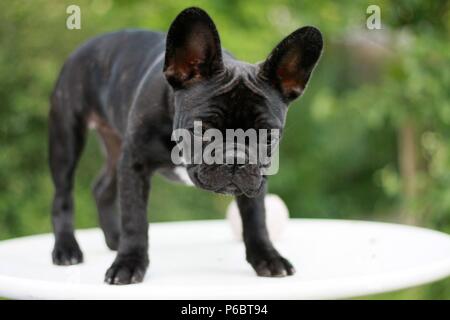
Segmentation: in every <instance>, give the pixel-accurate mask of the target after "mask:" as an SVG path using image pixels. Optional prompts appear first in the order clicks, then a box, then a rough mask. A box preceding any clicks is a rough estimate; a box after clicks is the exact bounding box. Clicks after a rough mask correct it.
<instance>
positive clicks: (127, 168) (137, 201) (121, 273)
mask: <svg viewBox="0 0 450 320" xmlns="http://www.w3.org/2000/svg"><path fill="white" fill-rule="evenodd" d="M152 171H153V170H151V169H150V168H149V167H148V166H147V165H145V164H144V163H142V161H141V162H140V161H138V160H136V159H134V158H133V156H132V152H128V151H127V150H124V153H123V157H122V159H121V161H120V164H119V171H118V173H119V197H120V198H119V201H120V210H121V234H120V242H119V249H118V252H117V256H116V259H115V261H114V262H113V264H112V265H111V267H110V268H109V269H108V271H107V272H106V276H105V282H106V283H109V284H130V283H138V282H142V280H143V279H144V276H145V272H146V270H147V267H148V263H149V260H148V221H147V201H148V194H149V191H150V176H151V174H152Z"/></svg>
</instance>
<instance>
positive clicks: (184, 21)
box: [164, 7, 223, 89]
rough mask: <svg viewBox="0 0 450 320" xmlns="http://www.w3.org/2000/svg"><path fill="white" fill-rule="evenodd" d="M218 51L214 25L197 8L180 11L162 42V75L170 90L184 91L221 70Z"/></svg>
mask: <svg viewBox="0 0 450 320" xmlns="http://www.w3.org/2000/svg"><path fill="white" fill-rule="evenodd" d="M222 67H223V63H222V49H221V46H220V39H219V34H218V33H217V29H216V26H215V25H214V22H213V21H212V19H211V18H210V17H209V16H208V14H207V13H206V12H205V11H203V10H202V9H199V8H194V7H193V8H188V9H185V10H183V11H182V12H181V13H180V14H179V15H178V16H177V17H176V18H175V20H174V21H173V22H172V25H171V26H170V29H169V32H168V34H167V40H166V57H165V64H164V74H165V76H166V79H167V81H168V82H169V83H170V84H171V85H172V87H173V88H174V89H180V88H184V87H186V86H188V85H190V84H192V83H194V82H196V81H199V80H202V79H206V78H208V77H210V76H211V75H213V74H214V73H215V72H217V71H219V70H221V69H222Z"/></svg>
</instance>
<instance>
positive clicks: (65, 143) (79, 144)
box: [49, 98, 86, 265]
mask: <svg viewBox="0 0 450 320" xmlns="http://www.w3.org/2000/svg"><path fill="white" fill-rule="evenodd" d="M61 102H62V101H60V100H59V99H58V98H53V99H52V107H51V109H50V117H49V118H50V119H49V162H50V171H51V175H52V180H53V184H54V187H55V193H54V197H53V206H52V223H53V230H54V233H55V246H54V249H53V252H52V258H53V263H54V264H57V265H71V264H77V263H81V262H82V261H83V254H82V252H81V250H80V247H79V246H78V243H77V241H76V240H75V235H74V226H73V215H74V206H73V197H72V189H73V182H74V173H75V168H76V165H77V163H78V160H79V158H80V156H81V153H82V151H83V147H84V145H85V141H86V125H85V122H84V121H83V119H81V118H80V117H79V116H77V115H76V114H75V112H74V111H72V110H74V108H71V107H72V106H71V105H68V104H65V105H63V104H62V103H61Z"/></svg>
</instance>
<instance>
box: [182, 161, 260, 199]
mask: <svg viewBox="0 0 450 320" xmlns="http://www.w3.org/2000/svg"><path fill="white" fill-rule="evenodd" d="M200 169H201V168H199V167H198V166H195V167H191V168H189V169H188V173H189V175H190V176H191V179H192V181H193V182H194V184H195V185H196V186H198V187H199V188H202V189H204V190H208V191H212V192H215V193H220V194H228V195H233V196H240V195H245V196H247V197H249V198H253V197H255V196H257V195H258V194H259V193H260V192H261V191H262V189H263V187H264V184H265V180H266V177H262V176H260V175H259V174H258V175H257V174H255V173H253V174H250V175H249V174H244V173H242V172H241V173H239V172H236V173H235V172H231V173H230V174H220V175H214V174H213V173H214V171H213V172H210V173H208V172H206V174H205V172H204V171H208V170H207V169H206V170H203V172H202V171H201V170H200Z"/></svg>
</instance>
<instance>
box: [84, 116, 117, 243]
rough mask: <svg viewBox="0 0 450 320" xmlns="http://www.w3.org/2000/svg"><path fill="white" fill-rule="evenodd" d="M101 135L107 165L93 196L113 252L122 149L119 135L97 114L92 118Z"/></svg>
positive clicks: (115, 241) (115, 240) (96, 184)
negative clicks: (118, 162)
mask: <svg viewBox="0 0 450 320" xmlns="http://www.w3.org/2000/svg"><path fill="white" fill-rule="evenodd" d="M90 123H92V124H93V125H94V128H95V129H96V130H97V133H98V135H99V138H100V139H99V140H100V142H101V144H102V146H103V151H104V153H105V155H106V165H105V167H104V168H103V170H102V172H101V173H100V175H99V176H98V178H97V179H96V181H95V183H94V187H93V189H92V194H93V195H94V198H95V203H96V205H97V211H98V215H99V222H100V226H101V228H102V230H103V233H104V235H105V240H106V245H107V246H108V248H110V249H111V250H117V248H118V246H119V236H120V221H119V208H118V200H117V168H116V167H117V161H118V158H119V155H120V150H121V147H122V141H121V138H120V136H119V134H118V133H117V132H116V131H115V130H114V129H113V128H112V127H111V126H109V124H108V123H107V122H106V121H105V120H104V119H102V118H101V117H99V116H98V115H96V114H92V115H91V117H90Z"/></svg>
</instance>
